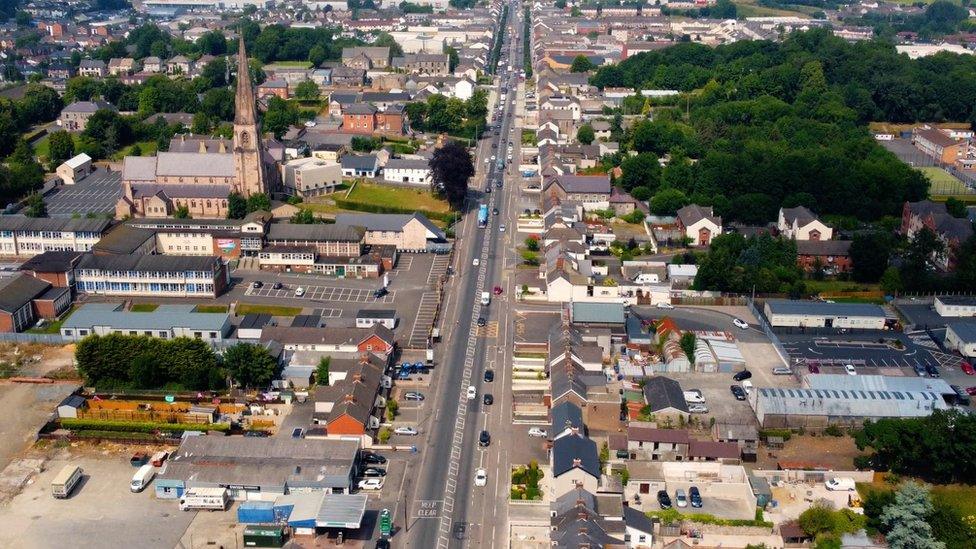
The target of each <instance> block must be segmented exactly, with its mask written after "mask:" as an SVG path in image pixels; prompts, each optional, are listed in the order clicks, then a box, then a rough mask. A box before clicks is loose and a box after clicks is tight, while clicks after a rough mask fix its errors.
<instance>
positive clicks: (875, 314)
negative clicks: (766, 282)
mask: <svg viewBox="0 0 976 549" xmlns="http://www.w3.org/2000/svg"><path fill="white" fill-rule="evenodd" d="M764 311H765V313H766V318H767V319H769V323H770V325H772V326H773V327H792V328H801V327H802V328H852V329H858V330H883V329H884V327H885V318H886V315H885V312H884V309H882V308H881V307H879V306H878V305H871V304H868V303H826V302H822V301H794V300H787V299H770V300H769V301H767V302H766V306H765V308H764Z"/></svg>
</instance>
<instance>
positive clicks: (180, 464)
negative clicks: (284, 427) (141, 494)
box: [154, 436, 359, 501]
mask: <svg viewBox="0 0 976 549" xmlns="http://www.w3.org/2000/svg"><path fill="white" fill-rule="evenodd" d="M358 456H359V442H358V441H357V440H313V439H304V438H290V437H289V438H286V437H268V438H248V437H228V436H195V437H187V438H186V439H184V440H183V442H182V443H181V444H180V448H179V450H177V451H176V453H175V454H174V455H173V457H172V458H170V459H169V460H168V461H167V462H166V465H165V466H164V467H163V469H162V471H160V473H159V475H158V476H157V477H156V481H155V483H154V484H155V486H156V497H157V498H161V499H176V498H179V497H180V496H181V495H182V494H183V492H184V491H186V490H187V489H190V488H209V487H217V488H226V489H227V490H228V492H229V496H230V498H231V499H233V500H242V501H243V500H262V501H274V500H275V499H276V498H278V497H280V496H283V495H285V494H288V493H291V492H326V493H330V494H349V493H351V490H352V485H353V479H354V478H355V476H356V474H357V463H358Z"/></svg>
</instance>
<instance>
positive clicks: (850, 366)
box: [844, 364, 857, 376]
mask: <svg viewBox="0 0 976 549" xmlns="http://www.w3.org/2000/svg"><path fill="white" fill-rule="evenodd" d="M844 371H845V372H847V375H849V376H856V375H857V370H855V369H854V365H853V364H845V365H844Z"/></svg>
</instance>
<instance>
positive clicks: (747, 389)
mask: <svg viewBox="0 0 976 549" xmlns="http://www.w3.org/2000/svg"><path fill="white" fill-rule="evenodd" d="M742 388H743V389H744V390H745V392H746V394H747V395H749V394H752V382H751V381H749V380H748V379H747V380H745V381H743V382H742Z"/></svg>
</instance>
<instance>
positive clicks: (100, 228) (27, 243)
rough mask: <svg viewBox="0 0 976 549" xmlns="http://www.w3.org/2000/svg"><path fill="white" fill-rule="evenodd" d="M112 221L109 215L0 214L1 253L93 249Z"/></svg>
mask: <svg viewBox="0 0 976 549" xmlns="http://www.w3.org/2000/svg"><path fill="white" fill-rule="evenodd" d="M110 224H111V222H110V221H109V220H107V219H87V218H80V219H66V218H50V217H36V218H31V217H22V216H19V215H4V216H0V255H8V256H10V255H13V256H23V257H33V256H35V255H38V254H41V253H44V252H52V251H53V252H87V251H91V249H92V247H93V246H94V245H95V244H96V243H98V241H99V240H100V239H101V238H102V235H103V234H104V233H105V232H106V230H107V229H108V227H109V225H110Z"/></svg>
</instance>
